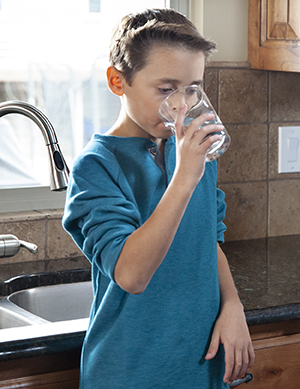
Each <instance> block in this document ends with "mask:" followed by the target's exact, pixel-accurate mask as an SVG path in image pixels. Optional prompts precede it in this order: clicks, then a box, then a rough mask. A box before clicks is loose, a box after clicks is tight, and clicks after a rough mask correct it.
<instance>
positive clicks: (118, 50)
mask: <svg viewBox="0 0 300 389" xmlns="http://www.w3.org/2000/svg"><path fill="white" fill-rule="evenodd" d="M155 45H160V46H161V45H166V46H171V47H178V48H183V49H188V50H192V51H202V52H203V53H204V55H205V59H206V60H207V58H208V57H209V55H210V54H211V53H212V51H214V50H215V47H216V45H215V43H214V42H211V41H209V40H206V39H205V38H203V37H202V35H201V34H200V33H199V32H198V30H197V28H196V27H195V25H194V24H193V23H192V22H191V21H189V20H188V19H187V18H186V17H185V16H184V15H182V14H181V13H179V12H177V11H174V10H173V9H152V10H151V9H148V10H145V11H144V12H142V13H137V14H129V15H127V16H125V17H123V18H122V19H121V21H120V22H119V23H118V24H117V25H116V27H115V29H114V31H113V35H112V39H111V44H110V56H109V59H110V64H111V65H113V66H116V67H117V68H118V70H120V71H121V72H122V74H123V76H124V77H125V80H126V81H127V83H128V84H129V85H131V83H132V80H133V77H134V75H135V73H136V72H137V71H139V70H141V69H143V68H144V67H145V66H146V64H147V58H148V54H149V52H150V50H151V49H152V48H153V47H154V46H155Z"/></svg>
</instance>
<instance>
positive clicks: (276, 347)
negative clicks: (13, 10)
mask: <svg viewBox="0 0 300 389" xmlns="http://www.w3.org/2000/svg"><path fill="white" fill-rule="evenodd" d="M253 346H254V349H255V362H254V365H253V367H252V368H251V370H250V371H251V372H252V373H253V377H254V378H253V381H251V382H250V383H248V384H242V385H240V386H239V388H241V389H242V388H244V389H251V388H253V389H299V388H300V334H295V335H287V336H282V337H277V338H269V339H262V340H258V341H254V342H253Z"/></svg>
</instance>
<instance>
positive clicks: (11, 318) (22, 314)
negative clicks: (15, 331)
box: [0, 298, 47, 330]
mask: <svg viewBox="0 0 300 389" xmlns="http://www.w3.org/2000/svg"><path fill="white" fill-rule="evenodd" d="M43 323H47V321H46V320H44V319H42V318H40V317H37V316H35V315H32V314H31V313H29V312H26V311H24V310H23V309H21V308H19V307H18V306H15V305H14V304H11V303H10V302H9V301H8V300H7V298H2V299H0V329H1V330H3V329H5V328H14V327H24V326H30V325H34V324H43Z"/></svg>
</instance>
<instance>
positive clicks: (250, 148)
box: [218, 124, 268, 183]
mask: <svg viewBox="0 0 300 389" xmlns="http://www.w3.org/2000/svg"><path fill="white" fill-rule="evenodd" d="M226 127H227V131H228V133H229V135H230V136H231V144H230V147H229V148H228V150H227V151H226V152H225V153H224V154H223V155H222V156H221V157H220V158H219V160H218V164H219V182H220V183H221V182H244V181H259V180H265V179H266V178H267V166H268V127H267V125H265V124H244V125H236V126H234V125H227V126H226Z"/></svg>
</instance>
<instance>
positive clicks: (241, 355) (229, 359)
mask: <svg viewBox="0 0 300 389" xmlns="http://www.w3.org/2000/svg"><path fill="white" fill-rule="evenodd" d="M220 344H223V346H224V350H225V374H224V378H223V380H224V382H226V383H228V384H231V383H232V381H234V380H236V379H239V378H242V377H243V376H244V375H245V373H246V372H247V370H248V369H250V367H251V366H252V365H253V363H254V359H255V355H254V350H253V347H252V342H251V338H250V334H249V330H248V327H247V323H246V320H245V315H244V311H243V309H242V307H241V306H240V305H238V306H237V305H231V304H228V305H225V306H223V307H222V310H221V313H220V316H219V317H218V319H217V321H216V323H215V327H214V330H213V334H212V339H211V343H210V347H209V349H208V352H207V354H206V357H205V359H207V360H209V359H212V358H214V357H215V355H216V353H217V351H218V349H219V346H220Z"/></svg>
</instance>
